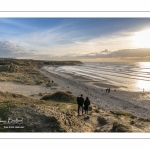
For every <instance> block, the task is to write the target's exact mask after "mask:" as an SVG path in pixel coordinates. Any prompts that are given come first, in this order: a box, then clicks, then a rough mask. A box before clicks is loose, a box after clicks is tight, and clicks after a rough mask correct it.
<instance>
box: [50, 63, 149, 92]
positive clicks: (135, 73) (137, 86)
mask: <svg viewBox="0 0 150 150" xmlns="http://www.w3.org/2000/svg"><path fill="white" fill-rule="evenodd" d="M49 69H50V70H51V69H52V70H54V71H58V72H64V73H69V74H72V75H75V76H82V77H85V78H87V79H90V80H92V81H93V82H102V83H106V84H112V85H115V86H118V87H121V88H122V89H123V90H127V91H142V92H145V91H150V62H85V63H83V64H82V65H79V66H58V67H50V68H49Z"/></svg>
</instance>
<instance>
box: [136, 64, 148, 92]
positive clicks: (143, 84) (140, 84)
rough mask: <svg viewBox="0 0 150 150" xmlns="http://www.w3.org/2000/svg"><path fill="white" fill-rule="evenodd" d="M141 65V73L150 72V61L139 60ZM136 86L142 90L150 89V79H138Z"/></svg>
mask: <svg viewBox="0 0 150 150" xmlns="http://www.w3.org/2000/svg"><path fill="white" fill-rule="evenodd" d="M139 65H140V68H141V73H142V72H147V74H149V73H150V62H139ZM139 75H140V74H139ZM149 75H150V74H149ZM136 88H137V89H139V90H140V91H141V90H144V91H150V81H144V80H137V82H136Z"/></svg>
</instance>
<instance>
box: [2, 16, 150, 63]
mask: <svg viewBox="0 0 150 150" xmlns="http://www.w3.org/2000/svg"><path fill="white" fill-rule="evenodd" d="M149 39H150V18H0V57H7V58H8V57H11V58H19V59H40V60H70V59H71V60H85V61H88V60H89V61H92V60H96V61H103V60H104V61H106V60H108V61H110V60H113V61H115V60H122V59H124V60H127V61H129V60H130V61H131V60H145V61H150V42H149Z"/></svg>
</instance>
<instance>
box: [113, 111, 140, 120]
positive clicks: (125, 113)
mask: <svg viewBox="0 0 150 150" xmlns="http://www.w3.org/2000/svg"><path fill="white" fill-rule="evenodd" d="M110 112H111V113H112V114H115V115H118V116H130V117H131V118H137V117H136V116H135V115H133V114H132V113H129V112H125V111H110Z"/></svg>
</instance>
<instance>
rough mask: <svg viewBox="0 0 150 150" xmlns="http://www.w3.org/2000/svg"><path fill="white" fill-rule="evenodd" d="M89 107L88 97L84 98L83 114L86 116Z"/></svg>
mask: <svg viewBox="0 0 150 150" xmlns="http://www.w3.org/2000/svg"><path fill="white" fill-rule="evenodd" d="M89 105H90V100H89V98H88V97H86V100H85V101H84V110H85V114H88V108H89Z"/></svg>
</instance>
